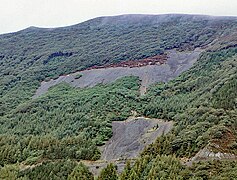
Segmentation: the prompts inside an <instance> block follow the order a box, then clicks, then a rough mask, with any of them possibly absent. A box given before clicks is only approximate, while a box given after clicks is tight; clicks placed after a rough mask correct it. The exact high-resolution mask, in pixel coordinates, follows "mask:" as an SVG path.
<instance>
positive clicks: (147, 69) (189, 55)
mask: <svg viewBox="0 0 237 180" xmlns="http://www.w3.org/2000/svg"><path fill="white" fill-rule="evenodd" d="M201 52H202V50H200V49H196V50H194V51H189V52H177V51H175V50H170V51H168V52H167V55H168V59H167V61H166V63H165V64H161V65H147V66H142V67H133V68H130V67H111V68H101V69H90V70H84V71H80V72H77V73H74V74H69V75H66V76H60V77H59V78H58V79H56V80H53V79H52V80H50V81H48V82H45V81H43V82H42V83H41V86H40V87H39V88H38V89H37V91H36V93H35V95H34V96H33V98H37V97H39V96H40V95H42V94H44V93H46V92H47V91H48V89H49V88H50V87H52V86H55V85H57V84H59V83H61V82H66V83H69V84H70V85H72V86H73V87H79V88H85V87H93V86H95V85H97V84H100V83H103V84H106V83H110V82H113V81H115V80H117V79H119V78H121V77H124V76H131V75H133V76H138V77H139V78H140V79H141V80H142V82H141V88H140V93H141V95H143V94H144V93H145V92H146V88H147V87H148V86H149V85H151V84H153V83H156V82H167V81H169V80H171V79H173V78H175V77H177V76H178V75H180V74H181V73H182V72H184V71H186V70H188V69H189V68H190V67H192V65H193V64H194V63H195V62H196V61H197V59H198V57H199V55H200V53H201ZM77 74H81V75H82V77H80V78H79V79H76V78H75V76H76V75H77Z"/></svg>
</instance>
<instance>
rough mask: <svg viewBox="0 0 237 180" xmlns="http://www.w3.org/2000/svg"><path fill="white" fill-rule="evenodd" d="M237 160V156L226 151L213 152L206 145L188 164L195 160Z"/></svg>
mask: <svg viewBox="0 0 237 180" xmlns="http://www.w3.org/2000/svg"><path fill="white" fill-rule="evenodd" d="M214 159H215V160H237V156H236V155H234V154H231V153H226V152H213V151H212V150H210V149H209V148H208V146H206V147H205V148H203V149H201V150H200V151H199V152H198V153H197V154H196V155H195V156H194V157H192V158H191V159H190V161H188V162H187V163H186V164H187V165H188V166H191V165H192V163H193V162H198V161H206V160H214Z"/></svg>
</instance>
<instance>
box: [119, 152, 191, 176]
mask: <svg viewBox="0 0 237 180" xmlns="http://www.w3.org/2000/svg"><path fill="white" fill-rule="evenodd" d="M129 166H130V165H129V164H127V165H126V167H125V170H124V172H123V173H122V174H121V180H122V179H127V180H143V179H144V180H145V179H149V180H155V179H157V180H159V179H188V178H189V177H191V172H190V171H189V170H188V169H187V167H185V166H184V165H182V164H181V163H180V161H179V160H178V159H177V158H175V157H173V156H165V155H162V156H160V155H157V156H153V155H152V154H151V155H142V156H141V157H140V158H139V159H137V160H136V162H135V164H134V165H133V167H132V168H130V167H129ZM125 177H126V178H125Z"/></svg>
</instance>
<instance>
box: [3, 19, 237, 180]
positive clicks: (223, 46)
mask: <svg viewBox="0 0 237 180" xmlns="http://www.w3.org/2000/svg"><path fill="white" fill-rule="evenodd" d="M197 49H200V52H199V53H198V54H197V56H196V57H195V58H188V54H192V53H194V52H196V50H197ZM170 52H171V54H172V52H173V55H172V56H171V55H170V54H169V53H170ZM169 55H170V56H169ZM166 56H167V58H163V59H162V63H160V62H159V63H158V64H156V63H157V59H154V57H166ZM176 56H177V57H178V58H177V57H176ZM182 56H183V58H182ZM170 59H171V60H170ZM177 59H179V60H181V62H182V63H183V64H182V63H178V61H177ZM151 60H152V61H153V60H154V61H155V64H152V61H151ZM133 62H136V63H133ZM141 62H142V63H145V64H143V65H142V66H141V67H136V66H138V64H139V63H141ZM184 62H185V63H184ZM149 63H151V64H149ZM172 63H173V64H172ZM183 65H186V66H183ZM124 66H128V67H124ZM139 66H140V65H139ZM148 67H151V68H150V69H148ZM154 67H156V68H154ZM164 67H165V68H166V69H165V68H164ZM123 68H125V69H126V68H127V69H126V70H124V69H123ZM136 68H138V69H139V68H140V70H136ZM172 68H173V69H172ZM118 69H119V70H118ZM121 69H123V70H121ZM144 69H147V72H149V73H146V76H145V77H146V79H145V80H144V76H142V75H141V73H142V72H143V70H144ZM152 70H153V71H152ZM176 70H178V71H177V73H176ZM97 71H100V72H103V73H101V74H98V73H97V74H93V73H94V72H97ZM106 72H108V73H106ZM131 72H134V73H131ZM138 72H139V73H138ZM166 72H167V74H165V73H166ZM172 73H173V74H172ZM78 74H79V75H78ZM0 75H1V79H0V124H1V126H0V144H1V147H0V166H2V168H1V169H0V179H1V178H2V179H7V178H8V179H10V178H9V177H10V176H12V177H14V178H13V179H17V178H18V179H20V178H25V179H37V178H38V179H50V178H51V179H58V178H59V177H60V179H67V177H70V176H74V175H75V173H76V174H77V173H78V174H82V173H85V174H87V176H88V177H87V179H90V177H91V174H90V172H88V169H87V168H86V167H85V166H84V165H82V164H79V165H78V164H77V162H79V161H81V160H90V161H95V160H98V159H100V158H101V151H100V150H99V149H101V148H100V146H102V145H104V144H106V142H110V141H111V140H113V139H114V138H115V139H117V138H118V137H117V136H113V133H112V126H113V125H114V124H116V123H114V121H124V120H126V119H127V118H128V117H130V116H132V115H134V112H136V116H137V117H139V116H144V117H149V118H158V119H163V120H165V121H172V122H174V127H173V129H172V131H170V132H169V133H167V134H166V135H163V136H161V137H158V138H157V140H156V141H155V142H153V143H152V144H150V143H149V144H150V145H148V146H147V147H146V148H145V149H144V150H142V152H141V155H139V157H137V160H135V162H133V164H134V165H131V164H129V163H128V164H127V165H126V167H125V170H124V171H123V172H122V174H121V175H119V176H120V178H121V179H152V178H153V177H157V178H158V179H159V178H164V177H166V178H167V177H173V179H174V178H175V179H192V177H193V178H196V179H212V178H219V177H224V178H225V177H226V178H227V179H228V178H229V179H231V178H232V177H236V171H235V170H236V168H237V167H236V157H237V133H236V132H237V18H236V17H211V16H198V15H122V16H115V17H100V18H95V19H92V20H89V21H86V22H83V23H80V24H77V25H74V26H69V27H63V28H53V29H44V28H36V27H30V28H28V29H25V30H22V31H19V32H16V33H11V34H3V35H0ZM81 75H82V76H81ZM131 75H133V76H131ZM93 77H95V78H94V79H95V80H93ZM169 77H170V78H169ZM171 77H172V78H171ZM100 78H101V79H100ZM171 79H172V80H171ZM105 81H106V83H104V82H105ZM144 82H145V83H146V84H145V85H144ZM73 83H75V84H73ZM83 83H84V84H83ZM91 84H92V85H91ZM42 85H43V88H42ZM44 85H47V86H45V87H44ZM143 86H146V93H145V94H144V93H142V94H143V95H142V96H141V95H140V93H141V87H143ZM40 89H43V91H41V92H40V93H39V94H38V95H37V94H35V93H37V92H39V90H40ZM42 92H43V93H42ZM39 95H41V96H39ZM32 97H34V98H32ZM113 127H114V126H113ZM134 131H135V130H134ZM140 131H141V130H140ZM134 134H135V132H134ZM111 137H112V138H111ZM117 141H118V142H119V139H118V140H117ZM112 146H113V148H114V149H116V147H115V145H114V144H112ZM108 147H109V146H108ZM139 152H140V151H139ZM119 153H120V152H118V154H119ZM135 154H136V156H137V154H138V153H137V152H135ZM206 154H208V155H206ZM114 156H115V157H116V154H115V155H114ZM110 159H111V158H110ZM112 159H113V158H112ZM203 160H205V161H203ZM217 160H221V162H219V161H217ZM199 161H200V162H199ZM184 164H188V165H189V166H186V165H184ZM192 164H193V165H192ZM27 167H30V168H27ZM114 169H115V167H114V166H113V165H111V164H110V165H108V167H107V168H106V169H104V170H102V173H101V176H99V178H102V179H103V176H105V175H106V174H110V173H113V171H114ZM208 171H209V172H210V171H211V172H212V175H210V174H208ZM105 172H106V173H105ZM159 172H162V173H159Z"/></svg>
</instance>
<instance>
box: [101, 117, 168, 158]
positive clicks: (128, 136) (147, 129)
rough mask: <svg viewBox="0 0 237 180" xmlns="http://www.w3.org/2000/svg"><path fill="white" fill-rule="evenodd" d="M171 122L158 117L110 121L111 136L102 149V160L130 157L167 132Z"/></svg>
mask: <svg viewBox="0 0 237 180" xmlns="http://www.w3.org/2000/svg"><path fill="white" fill-rule="evenodd" d="M172 127H173V122H171V121H170V122H164V121H161V120H158V119H148V118H143V117H140V118H134V119H130V120H126V121H117V122H113V123H112V130H113V137H112V138H111V139H110V140H109V141H108V142H107V143H106V144H105V146H104V148H103V150H102V159H103V160H113V159H131V158H134V157H137V156H138V155H139V153H140V152H141V151H142V150H143V149H144V148H145V146H147V145H148V144H151V143H152V142H154V141H155V140H156V138H157V137H158V136H161V135H162V134H166V133H168V132H169V131H170V130H171V128H172Z"/></svg>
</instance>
